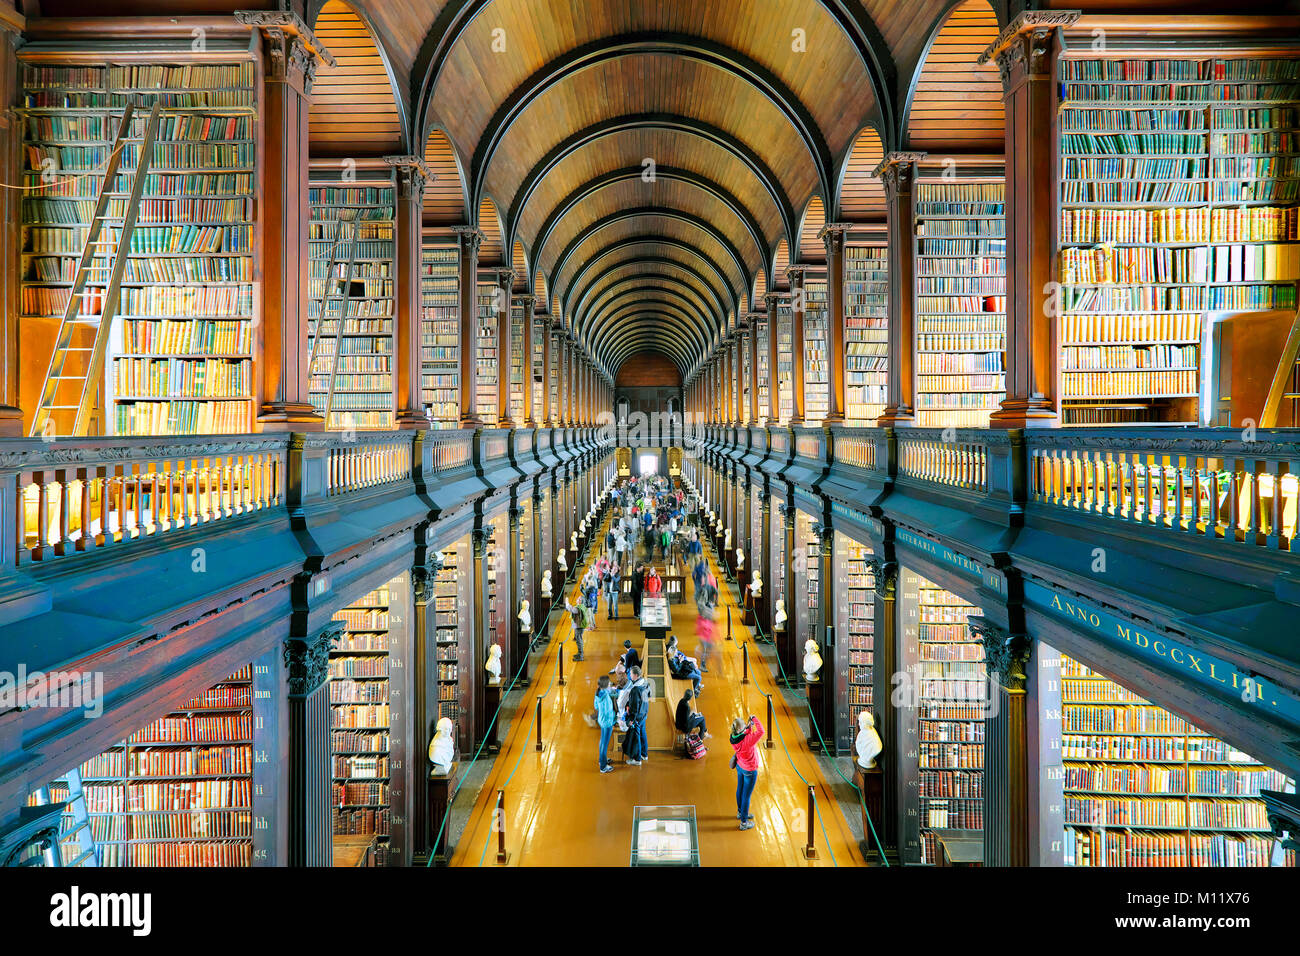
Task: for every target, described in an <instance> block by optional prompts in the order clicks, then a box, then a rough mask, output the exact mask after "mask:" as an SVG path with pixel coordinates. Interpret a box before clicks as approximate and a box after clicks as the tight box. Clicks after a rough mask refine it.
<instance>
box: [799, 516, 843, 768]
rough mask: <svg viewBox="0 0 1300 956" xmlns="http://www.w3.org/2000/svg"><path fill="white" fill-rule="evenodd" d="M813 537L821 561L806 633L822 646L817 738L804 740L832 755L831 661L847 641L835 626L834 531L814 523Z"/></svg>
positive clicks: (833, 672)
mask: <svg viewBox="0 0 1300 956" xmlns="http://www.w3.org/2000/svg"><path fill="white" fill-rule="evenodd" d="M812 531H813V537H814V538H815V539H816V543H817V560H818V561H820V562H821V567H820V574H819V581H818V587H819V588H820V591H821V593H820V594H819V595H818V597H817V605H818V606H817V621H816V623H815V624H813V627H812V634H811V635H809V636H810V637H812V639H813V640H815V641H816V642H817V646H818V647H820V648H821V649H822V661H823V664H822V669H821V684H822V697H821V704H822V706H821V712H820V713H819V714H818V715H817V727H818V729H819V730H820V731H821V740H818V739H817V738H816V737H813V738H811V739H810V740H809V741H808V742H809V744H810V745H815V746H818V747H820V746H821V743H822V741H823V740H824V741H825V742H826V747H827V749H828V751H829V753H830V755H831V756H834V755H835V739H836V727H835V701H836V682H837V681H838V679H839V672H838V670H837V669H836V667H835V662H836V660H837V659H838V658H839V654H837V653H836V651H835V645H836V644H838V643H840V642H842V641H846V640H848V635H847V634H840V633H839V632H838V630H837V629H836V627H835V623H834V622H835V532H834V531H832V530H831V528H830V526H829V525H826V524H823V523H821V522H816V523H814V524H813V526H812Z"/></svg>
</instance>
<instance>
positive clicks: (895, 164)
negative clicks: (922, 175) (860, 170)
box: [871, 152, 929, 199]
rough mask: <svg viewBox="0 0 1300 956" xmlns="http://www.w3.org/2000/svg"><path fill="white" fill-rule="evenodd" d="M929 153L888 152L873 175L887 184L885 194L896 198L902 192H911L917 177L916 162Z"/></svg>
mask: <svg viewBox="0 0 1300 956" xmlns="http://www.w3.org/2000/svg"><path fill="white" fill-rule="evenodd" d="M928 155H929V154H928V153H917V152H907V153H904V152H895V153H887V154H886V155H885V158H884V159H882V160H881V161H880V164H879V165H878V166H876V168H875V170H874V171H873V172H872V174H871V175H873V176H875V177H876V178H877V179H879V180H880V181H881V182H882V183H883V184H884V186H885V195H886V196H887V197H888V198H890V199H894V198H896V197H897V196H898V195H899V194H900V193H905V192H910V191H911V189H912V182H913V180H915V178H916V164H917V163H918V162H920V161H921V160H923V159H925V157H926V156H928Z"/></svg>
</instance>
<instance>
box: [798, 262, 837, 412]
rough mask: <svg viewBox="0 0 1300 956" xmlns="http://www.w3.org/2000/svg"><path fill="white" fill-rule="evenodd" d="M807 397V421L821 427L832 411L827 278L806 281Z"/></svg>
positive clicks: (805, 345)
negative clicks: (821, 423) (820, 424)
mask: <svg viewBox="0 0 1300 956" xmlns="http://www.w3.org/2000/svg"><path fill="white" fill-rule="evenodd" d="M803 290H804V317H803V351H804V355H803V394H804V422H805V423H806V424H809V425H816V424H819V423H820V422H821V421H822V419H824V418H825V417H826V415H827V413H828V412H829V411H830V397H831V393H830V387H831V386H830V378H831V372H830V338H829V334H830V331H829V328H828V326H827V311H826V310H827V301H826V276H825V275H815V276H814V275H812V274H811V273H810V274H809V275H808V276H807V277H806V278H805V279H804V285H803Z"/></svg>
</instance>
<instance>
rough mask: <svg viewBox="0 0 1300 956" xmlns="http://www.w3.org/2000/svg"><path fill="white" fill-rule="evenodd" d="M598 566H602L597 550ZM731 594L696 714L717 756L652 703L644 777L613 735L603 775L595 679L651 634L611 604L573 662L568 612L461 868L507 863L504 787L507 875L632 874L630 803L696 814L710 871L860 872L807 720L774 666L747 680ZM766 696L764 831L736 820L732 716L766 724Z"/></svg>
mask: <svg viewBox="0 0 1300 956" xmlns="http://www.w3.org/2000/svg"><path fill="white" fill-rule="evenodd" d="M598 540H599V539H598ZM591 556H592V557H593V558H594V556H595V551H594V549H593V551H592V555H591ZM660 567H661V569H662V565H661V566H660ZM715 571H716V569H715ZM689 586H690V585H689V580H688V588H689ZM574 590H576V588H575V589H574ZM722 590H723V593H724V604H723V607H722V608H720V609H719V617H720V621H719V624H720V626H719V628H718V641H717V645H716V646H717V648H718V649H719V651H720V653H719V654H715V655H714V665H713V667H712V672H711V673H709V674H706V675H704V685H703V694H702V696H701V699H700V710H701V711H702V712H703V714H704V716H705V718H706V719H707V721H708V728H709V730H710V731H711V732H712V733H713V735H714V736H713V739H711V740H709V741H708V744H709V754H708V756H707V757H705V758H704V759H703V760H686V759H682V758H679V757H677V756H674V755H673V754H672V753H671V752H670V750H669V749H668V748H670V747H671V744H672V738H671V736H669V735H670V733H671V722H670V720H669V718H668V712H667V708H666V707H665V705H664V703H663V701H662V700H659V699H656V700H655V702H654V703H653V704H652V705H651V719H650V721H649V722H648V725H647V729H648V737H649V739H650V747H651V753H650V759H649V760H648V761H647V762H645V763H644V764H642V765H641V766H639V767H636V766H625V765H624V764H623V762H622V758H621V755H618V754H617V753H616V751H617V739H618V736H617V732H616V733H615V735H614V737H613V739H612V740H611V744H610V749H611V759H612V760H613V761H614V765H615V769H614V771H613V773H608V774H603V775H602V774H601V773H600V772H599V768H598V767H597V749H598V745H599V742H600V731H599V730H597V729H594V728H592V727H589V726H588V725H587V723H586V722H585V721H584V720H583V719H582V715H583V713H584V712H590V711H591V710H592V698H593V696H594V694H595V689H596V681H597V679H598V678H599V677H600V675H601V674H604V673H607V672H608V671H609V669H610V668H612V667H613V666H614V664H615V662H616V660H617V658H618V654H619V653H620V652H621V651H622V647H623V640H624V639H625V638H631V639H632V640H633V641H634V642H635V643H637V644H638V646H639V644H640V642H641V640H642V636H643V635H642V632H641V630H640V627H639V624H638V622H637V621H636V620H635V619H634V618H633V617H632V613H631V607H630V606H629V605H627V604H624V606H623V608H622V612H621V616H620V619H619V620H617V621H608V620H607V619H606V614H605V608H604V604H603V602H602V606H601V611H600V614H599V615H598V617H597V626H596V629H595V630H594V631H590V632H588V634H587V637H586V653H585V657H586V659H585V661H583V662H580V663H575V662H574V661H572V660H571V659H570V658H571V657H572V656H573V643H572V631H571V627H570V624H569V621H568V615H567V614H565V615H562V617H563V623H562V624H561V625H560V626H559V628H558V630H557V633H556V635H555V637H553V638H552V640H551V642H550V644H549V645H548V646H547V649H546V653H545V655H544V657H541V658H537V657H535V658H534V660H533V674H532V677H533V683H532V686H531V687H529V688H528V689H526V691H525V700H526V701H527V702H528V704H527V705H526V706H523V707H521V708H520V712H519V714H520V716H518V717H517V718H516V719H515V720H514V722H513V723H512V724H511V726H510V727H509V728H508V730H507V732H506V733H505V734H504V736H503V738H502V740H501V752H500V754H498V756H497V759H496V763H495V764H494V766H493V767H492V769H491V771H490V772H489V774H488V777H487V781H486V783H485V784H484V786H483V789H482V790H481V792H480V795H479V799H478V801H477V803H476V804H475V806H474V808H473V812H472V814H471V817H470V820H469V824H468V826H467V827H466V829H465V832H464V834H463V835H462V836H461V839H460V840H459V841H458V844H457V846H456V849H455V851H454V853H453V856H452V860H451V865H453V866H496V865H498V864H497V862H496V855H497V843H498V834H497V832H496V829H495V828H494V826H493V819H494V816H495V813H494V810H495V806H496V801H497V792H498V790H499V789H501V788H504V790H505V814H504V821H505V833H506V838H505V846H506V851H507V853H508V854H509V857H508V860H507V861H506V864H505V865H507V866H627V865H628V862H629V858H630V855H631V836H632V809H633V807H635V806H658V805H665V804H692V805H694V806H695V808H696V818H697V823H698V828H699V840H700V863H701V865H703V866H834V865H840V866H846V865H850V866H852V865H862V864H863V858H862V853H861V851H860V850H859V848H858V846H857V843H856V840H855V838H854V836H853V834H852V832H851V831H850V830H849V828H848V824H847V822H846V820H845V819H844V816H843V813H842V812H841V809H840V807H839V805H838V804H837V802H836V800H835V798H834V796H833V795H832V793H831V791H830V788H829V787H828V785H827V781H826V779H825V778H824V777H823V775H822V773H821V770H820V768H819V766H818V764H817V761H816V758H815V757H814V756H813V755H812V753H811V752H810V751H809V749H808V746H807V741H806V739H805V727H804V724H806V720H797V719H796V717H797V716H798V715H796V714H795V713H792V712H791V711H790V710H789V709H787V707H786V706H785V703H784V699H783V697H782V695H781V694H780V692H779V691H778V690H777V688H776V687H775V685H774V683H773V681H772V678H771V675H770V674H769V673H768V672H767V665H766V664H765V663H764V662H763V661H762V659H761V658H760V657H758V656H757V655H755V656H754V658H753V659H752V660H751V668H750V683H749V684H743V683H742V682H741V676H742V673H741V672H742V658H741V650H740V648H741V644H742V642H743V641H744V640H746V639H747V638H748V636H749V634H748V630H747V629H745V628H743V627H741V626H740V623H739V622H740V617H741V615H740V612H739V610H738V609H736V607H735V605H734V603H733V602H732V601H731V600H730V594H729V588H726V587H724V588H723V589H722ZM571 600H576V599H575V598H571ZM725 614H730V615H732V619H733V625H732V628H733V640H732V641H730V642H728V641H727V640H726V625H725V617H723V615H725ZM672 615H673V631H674V633H676V634H677V635H678V637H679V640H680V641H681V643H682V645H683V648H684V649H685V650H686V651H687V653H690V654H694V653H695V651H694V644H695V618H696V612H695V603H694V601H693V600H691V599H690V598H689V596H688V599H687V601H686V602H685V603H684V604H677V605H673V607H672ZM559 619H560V618H559V617H558V616H557V618H555V620H557V621H558V620H559ZM561 642H563V644H561ZM561 652H563V653H564V655H565V659H564V675H565V678H566V681H567V683H566V684H565V685H564V686H561V685H560V684H559V683H558V681H557V680H556V678H557V676H558V655H559V654H560V653H561ZM719 658H720V659H719ZM766 693H771V694H772V699H773V708H774V714H775V718H776V719H775V722H774V724H775V725H774V727H773V728H772V737H773V748H772V749H764V748H762V747H760V748H759V753H760V754H761V759H762V766H761V768H760V771H759V778H758V785H757V787H756V789H755V792H754V797H753V800H752V803H751V807H750V813H751V814H752V815H753V816H754V817H755V819H756V820H757V825H756V826H755V827H754V828H753V829H751V830H746V831H742V830H740V829H738V821H737V820H736V774H735V771H733V770H731V769H730V768H729V766H728V762H729V760H730V758H731V747H730V746H729V745H728V743H727V728H728V726H729V725H730V722H731V719H732V717H735V716H739V717H741V718H742V719H744V718H745V717H747V716H748V715H749V714H751V713H752V714H757V715H758V717H759V719H760V720H763V721H764V722H765V723H766V708H767V701H766V697H765V694H766ZM538 695H544V699H543V702H542V718H541V721H542V740H543V743H544V746H545V749H544V751H543V752H542V753H540V754H539V753H537V752H536V740H537V726H536V704H535V701H536V697H537V696H538ZM809 784H811V785H812V786H813V787H814V788H815V793H816V798H817V810H816V812H815V813H814V825H813V829H814V837H815V842H816V848H817V858H816V859H814V860H807V859H805V858H804V853H803V847H804V845H805V843H806V842H807V820H808V785H809Z"/></svg>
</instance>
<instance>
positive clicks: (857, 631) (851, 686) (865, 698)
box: [835, 531, 876, 753]
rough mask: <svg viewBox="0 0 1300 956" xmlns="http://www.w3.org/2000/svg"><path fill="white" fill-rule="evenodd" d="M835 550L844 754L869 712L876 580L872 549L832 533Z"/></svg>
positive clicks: (839, 534) (842, 744)
mask: <svg viewBox="0 0 1300 956" xmlns="http://www.w3.org/2000/svg"><path fill="white" fill-rule="evenodd" d="M835 553H836V558H837V563H838V566H839V569H840V570H839V573H837V575H836V582H835V583H836V590H837V592H838V593H840V594H843V598H842V599H840V608H841V610H840V615H839V617H840V620H839V621H838V622H837V626H838V631H837V633H839V634H843V635H844V639H843V640H841V641H839V642H838V643H839V645H840V650H839V653H840V654H841V655H843V656H842V658H841V659H840V660H838V661H837V662H836V664H837V667H838V668H845V667H847V680H846V681H843V682H842V683H843V685H844V692H845V695H846V697H845V701H844V704H845V706H843V707H842V708H840V710H841V711H842V712H843V713H844V714H845V715H846V716H847V720H845V721H842V722H841V723H842V726H840V727H839V737H840V739H839V741H838V743H837V749H838V750H840V752H843V753H847V752H849V749H850V744H851V742H852V740H853V739H854V738H855V737H856V735H857V732H858V715H859V714H860V713H862V712H863V711H866V712H867V713H872V712H873V711H872V695H871V680H872V662H873V660H874V656H875V595H876V590H875V588H876V582H875V578H874V577H873V576H872V573H871V565H870V563H869V559H870V558H871V549H870V548H869V547H867V546H866V545H863V544H859V543H858V542H857V541H855V540H853V539H852V538H850V537H848V536H847V535H846V534H844V533H843V532H839V531H837V532H836V533H835Z"/></svg>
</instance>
